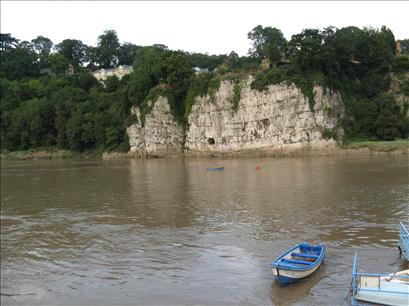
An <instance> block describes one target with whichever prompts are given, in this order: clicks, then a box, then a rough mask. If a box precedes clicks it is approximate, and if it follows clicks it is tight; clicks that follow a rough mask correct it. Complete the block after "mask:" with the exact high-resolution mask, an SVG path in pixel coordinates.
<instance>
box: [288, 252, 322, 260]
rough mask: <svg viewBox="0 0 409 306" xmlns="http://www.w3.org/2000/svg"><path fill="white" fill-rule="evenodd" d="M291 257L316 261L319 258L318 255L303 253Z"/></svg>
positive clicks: (292, 254)
mask: <svg viewBox="0 0 409 306" xmlns="http://www.w3.org/2000/svg"><path fill="white" fill-rule="evenodd" d="M291 256H296V257H304V258H313V259H317V258H318V257H319V256H318V255H314V254H305V253H291Z"/></svg>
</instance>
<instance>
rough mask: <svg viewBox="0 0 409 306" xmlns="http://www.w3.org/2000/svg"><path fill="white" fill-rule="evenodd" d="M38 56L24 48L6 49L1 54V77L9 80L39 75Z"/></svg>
mask: <svg viewBox="0 0 409 306" xmlns="http://www.w3.org/2000/svg"><path fill="white" fill-rule="evenodd" d="M37 59H38V57H37V54H36V53H34V52H32V51H30V50H28V49H26V48H22V47H20V46H19V45H18V46H16V47H15V48H11V49H10V48H6V49H5V50H4V51H2V52H1V53H0V62H1V65H0V76H1V78H5V79H8V80H17V79H22V78H24V77H33V76H36V75H38V73H39V65H38V61H37Z"/></svg>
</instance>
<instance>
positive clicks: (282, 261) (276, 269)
mask: <svg viewBox="0 0 409 306" xmlns="http://www.w3.org/2000/svg"><path fill="white" fill-rule="evenodd" d="M324 256H325V246H324V245H323V244H318V245H310V244H308V243H306V242H303V243H300V244H298V245H296V246H294V247H292V248H291V249H288V250H287V251H285V252H284V253H283V254H282V255H281V256H279V257H277V258H276V259H275V260H274V261H273V262H272V263H271V266H272V268H273V269H272V270H273V274H274V275H276V276H277V279H278V282H279V283H280V285H286V284H290V283H294V282H297V281H299V280H301V279H303V278H305V277H307V276H309V275H311V274H312V273H314V272H315V271H316V270H317V269H318V268H319V267H320V265H321V263H322V261H323V259H324Z"/></svg>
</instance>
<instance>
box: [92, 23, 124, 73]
mask: <svg viewBox="0 0 409 306" xmlns="http://www.w3.org/2000/svg"><path fill="white" fill-rule="evenodd" d="M118 55H119V39H118V35H117V34H116V31H114V30H106V31H104V33H103V34H102V35H100V36H99V37H98V46H97V57H98V63H99V66H100V67H102V68H111V67H116V65H117V64H118Z"/></svg>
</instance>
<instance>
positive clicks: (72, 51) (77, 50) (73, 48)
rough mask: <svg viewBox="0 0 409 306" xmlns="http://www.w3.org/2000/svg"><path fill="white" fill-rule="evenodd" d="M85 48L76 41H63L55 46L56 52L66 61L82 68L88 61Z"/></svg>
mask: <svg viewBox="0 0 409 306" xmlns="http://www.w3.org/2000/svg"><path fill="white" fill-rule="evenodd" d="M87 48H88V47H87V45H86V44H84V43H83V42H82V41H81V40H77V39H64V40H63V41H62V42H60V43H59V44H58V45H57V46H56V49H57V52H58V53H60V54H61V55H63V56H64V57H65V58H66V59H68V61H69V62H70V63H71V64H72V65H74V66H75V67H79V66H82V65H83V64H84V63H85V62H87V61H88V60H89V59H88V57H87Z"/></svg>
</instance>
